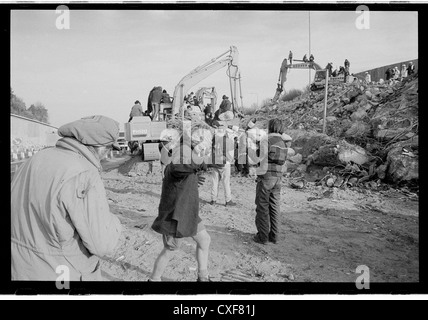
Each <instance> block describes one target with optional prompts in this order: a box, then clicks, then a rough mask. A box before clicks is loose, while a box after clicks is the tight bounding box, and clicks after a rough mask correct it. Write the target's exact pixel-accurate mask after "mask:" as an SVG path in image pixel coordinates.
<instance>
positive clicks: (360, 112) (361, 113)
mask: <svg viewBox="0 0 428 320" xmlns="http://www.w3.org/2000/svg"><path fill="white" fill-rule="evenodd" d="M366 116H367V112H366V110H364V108H363V107H359V108H358V110H357V111H355V112H354V113H353V114H351V119H352V120H353V121H357V120H361V119H363V118H365V117H366Z"/></svg>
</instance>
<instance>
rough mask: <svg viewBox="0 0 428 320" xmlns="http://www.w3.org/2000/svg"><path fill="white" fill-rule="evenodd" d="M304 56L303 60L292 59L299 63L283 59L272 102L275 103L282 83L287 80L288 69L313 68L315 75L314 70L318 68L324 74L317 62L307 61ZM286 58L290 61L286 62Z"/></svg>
mask: <svg viewBox="0 0 428 320" xmlns="http://www.w3.org/2000/svg"><path fill="white" fill-rule="evenodd" d="M305 57H306V55H305ZM305 57H304V58H303V60H294V61H298V62H300V63H293V62H294V61H293V60H292V59H290V58H287V59H284V60H283V61H282V64H281V68H280V70H279V77H278V83H277V88H276V91H275V95H274V97H273V99H272V102H273V103H276V102H277V101H278V99H279V97H280V96H281V93H282V91H283V90H284V83H285V82H286V81H287V73H288V70H289V69H314V70H315V77H316V72H317V71H318V70H319V71H322V72H323V73H324V74H325V70H322V68H321V67H320V66H319V65H318V64H317V63H315V62H314V61H313V60H312V61H309V60H307V59H305ZM288 60H290V63H288Z"/></svg>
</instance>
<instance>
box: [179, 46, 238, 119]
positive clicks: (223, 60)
mask: <svg viewBox="0 0 428 320" xmlns="http://www.w3.org/2000/svg"><path fill="white" fill-rule="evenodd" d="M224 67H228V75H229V78H230V81H231V83H230V87H231V99H232V104H233V107H234V108H236V107H237V97H236V80H240V74H239V69H238V49H237V48H236V47H235V46H231V47H230V50H228V51H226V52H224V53H223V54H221V55H220V56H218V57H216V58H213V59H211V60H210V61H208V62H207V63H205V64H203V65H201V66H199V67H197V68H195V69H194V70H192V71H191V72H189V74H187V75H186V76H184V77H183V78H182V79H181V80H180V82H179V83H178V84H177V86H176V87H175V90H174V100H173V104H172V112H173V115H175V114H176V113H181V115H182V116H183V114H184V108H183V105H184V96H185V95H186V93H187V91H188V90H190V88H192V87H193V86H195V85H196V84H197V83H199V82H201V81H202V80H204V79H205V78H207V77H208V76H210V75H211V74H213V73H215V72H216V71H218V70H220V69H222V68H224ZM232 81H233V86H232Z"/></svg>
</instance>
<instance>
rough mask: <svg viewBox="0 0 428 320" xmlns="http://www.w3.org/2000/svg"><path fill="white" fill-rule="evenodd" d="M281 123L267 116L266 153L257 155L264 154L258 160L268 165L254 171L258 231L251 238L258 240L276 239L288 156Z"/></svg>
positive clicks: (264, 242)
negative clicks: (256, 171)
mask: <svg viewBox="0 0 428 320" xmlns="http://www.w3.org/2000/svg"><path fill="white" fill-rule="evenodd" d="M283 127H284V126H283V123H282V121H281V120H279V119H271V120H269V123H268V132H269V134H268V137H267V139H268V140H267V143H268V150H267V154H265V155H263V154H261V155H260V156H261V157H262V158H263V159H262V161H261V164H263V163H266V161H267V166H263V168H261V170H260V168H259V171H258V174H257V187H256V205H257V207H256V219H255V223H256V228H257V234H256V235H255V236H254V238H253V240H254V241H255V242H257V243H260V244H266V243H267V242H268V241H270V242H272V243H276V242H277V241H278V232H279V230H278V218H279V214H280V213H281V210H280V202H281V177H282V166H283V165H284V164H285V159H286V158H287V147H286V145H285V142H284V141H283V139H282V137H281V135H282V133H283ZM264 167H266V168H264ZM266 169H267V170H266Z"/></svg>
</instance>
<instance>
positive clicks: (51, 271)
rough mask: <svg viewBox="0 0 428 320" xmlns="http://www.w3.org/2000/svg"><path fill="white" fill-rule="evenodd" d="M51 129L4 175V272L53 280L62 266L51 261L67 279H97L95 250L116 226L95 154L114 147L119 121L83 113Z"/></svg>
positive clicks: (107, 246)
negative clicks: (50, 141) (47, 140)
mask: <svg viewBox="0 0 428 320" xmlns="http://www.w3.org/2000/svg"><path fill="white" fill-rule="evenodd" d="M58 135H59V136H60V137H62V138H60V139H59V140H58V141H57V143H56V145H55V146H54V147H52V148H46V149H44V150H42V151H40V152H38V153H37V154H35V155H34V156H32V157H31V158H30V159H28V160H27V161H26V162H25V163H24V164H23V165H22V166H21V167H20V168H19V169H18V171H17V172H16V173H15V175H14V177H13V180H12V185H11V262H12V269H11V271H12V272H11V276H12V280H31V281H40V280H42V281H56V280H57V279H58V276H59V275H60V274H61V273H63V272H64V269H58V267H63V268H66V270H67V274H68V276H69V281H98V280H103V278H102V276H101V269H100V263H101V261H100V257H103V256H107V255H109V254H112V253H113V252H114V249H115V247H116V245H117V244H118V241H119V237H120V234H121V230H122V226H121V223H120V221H119V219H118V218H117V217H116V216H115V215H113V214H112V213H111V212H110V207H109V203H108V201H107V197H106V191H105V188H104V185H103V181H102V179H101V176H100V172H101V171H102V167H101V164H100V161H101V160H102V159H103V158H104V157H105V156H106V154H107V153H108V152H110V150H112V149H114V150H120V147H119V145H118V143H117V138H118V136H119V123H118V122H116V121H114V120H113V119H110V118H108V117H105V116H100V115H96V116H91V117H85V118H82V119H80V120H77V121H74V122H71V123H68V124H65V125H63V126H61V127H60V128H59V129H58ZM41 182H42V183H41ZM59 270H60V271H59ZM58 272H60V273H58Z"/></svg>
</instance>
